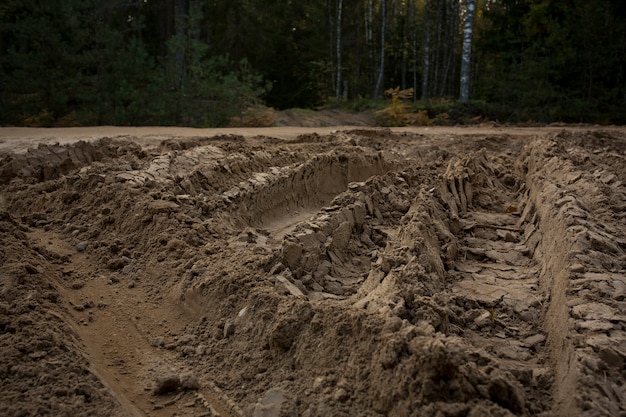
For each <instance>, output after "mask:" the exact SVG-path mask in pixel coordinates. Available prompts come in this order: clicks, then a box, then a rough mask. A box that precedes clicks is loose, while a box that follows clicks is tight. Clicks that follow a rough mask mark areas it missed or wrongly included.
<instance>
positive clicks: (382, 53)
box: [374, 0, 387, 98]
mask: <svg viewBox="0 0 626 417" xmlns="http://www.w3.org/2000/svg"><path fill="white" fill-rule="evenodd" d="M381 15H382V16H381V19H382V24H381V28H380V70H379V72H378V81H376V89H375V90H374V97H375V98H377V97H380V96H382V89H383V78H384V77H385V32H386V31H387V5H386V0H382V1H381Z"/></svg>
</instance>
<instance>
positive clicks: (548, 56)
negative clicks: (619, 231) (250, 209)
mask: <svg viewBox="0 0 626 417" xmlns="http://www.w3.org/2000/svg"><path fill="white" fill-rule="evenodd" d="M428 3H429V5H430V6H429V10H428V13H427V11H426V10H425V9H424V7H425V3H424V2H387V5H388V6H389V7H388V10H387V12H388V13H387V19H386V20H385V22H386V32H385V33H386V36H385V39H386V40H385V44H384V45H381V44H380V42H381V39H382V37H381V32H382V8H381V2H380V1H378V0H377V1H374V2H371V3H370V2H368V1H362V0H361V1H359V0H349V1H348V0H346V1H344V9H345V11H346V12H347V11H350V13H351V15H352V16H353V17H354V18H353V19H343V21H342V27H341V33H342V35H341V46H342V50H343V52H344V53H343V54H342V64H341V68H342V80H345V81H347V82H348V93H349V94H348V95H349V98H350V100H347V101H345V102H339V103H333V104H332V105H333V106H339V107H341V108H344V109H349V110H353V111H369V110H372V111H376V110H381V109H383V108H385V107H388V108H389V111H388V112H386V113H385V112H383V113H379V115H380V117H381V119H384V120H382V121H381V123H385V124H406V123H418V124H431V123H435V124H437V123H438V124H464V123H473V122H476V121H479V120H484V119H492V120H499V121H501V122H525V121H536V122H553V121H563V122H598V123H625V122H626V120H625V119H626V111H624V108H626V63H625V60H624V57H625V56H626V8H625V7H624V2H623V1H621V0H588V1H582V0H498V1H486V2H479V5H480V6H479V10H478V13H477V20H476V28H475V32H474V33H475V35H476V38H475V42H474V43H473V45H474V47H475V48H474V52H473V62H474V64H473V65H474V67H473V68H472V85H473V91H472V97H473V98H475V99H477V100H478V101H470V102H468V103H465V104H463V105H461V104H460V103H457V102H455V101H446V100H442V99H440V98H437V97H442V96H443V97H456V96H457V91H456V90H457V89H458V71H459V58H460V44H459V36H458V35H459V33H460V32H459V29H460V26H459V24H460V22H461V21H462V15H463V12H464V11H463V3H464V2H460V3H459V2H446V1H444V0H431V1H429V2H428ZM370 4H371V5H372V9H371V10H370ZM336 12H337V11H336V2H334V1H333V2H291V1H290V2H285V1H279V2H276V1H269V0H229V1H226V0H216V1H212V2H200V1H191V0H149V1H128V0H110V1H106V2H102V1H97V0H47V1H23V0H3V1H2V4H0V123H1V124H14V125H37V126H54V125H81V124H82V125H92V124H117V125H128V124H133V125H135V124H152V125H164V124H167V125H173V124H181V125H192V126H223V125H225V124H227V123H231V122H233V120H235V119H237V118H238V119H239V122H238V123H244V119H246V118H248V119H259V118H260V119H266V120H269V119H271V117H269V116H267V115H262V114H263V112H262V111H261V112H260V113H259V110H251V109H260V108H262V106H260V104H262V102H263V101H264V100H265V101H266V102H267V104H269V105H270V106H274V107H276V108H279V109H281V108H289V107H300V108H309V109H310V108H319V107H320V106H323V105H330V100H329V98H330V97H334V95H335V94H334V93H335V92H336V86H335V85H334V82H336V81H335V80H336V73H337V72H336V71H337V63H336V62H335V61H336V58H335V57H336V48H337V45H336V37H337V35H336V34H337V29H338V28H337V27H336V26H335V25H336ZM424 30H429V33H430V35H431V36H430V42H429V45H430V49H429V53H428V56H429V57H430V63H429V67H428V68H429V69H428V72H429V74H423V71H425V70H426V69H425V68H422V65H423V62H422V59H423V56H424V55H423V53H424V52H425V48H424V46H425V45H424V44H423V43H424V42H425V37H424V32H423V31H424ZM382 50H384V51H385V53H386V55H385V56H386V59H385V71H384V73H383V74H382V75H383V85H393V86H395V85H401V86H403V87H402V88H406V87H409V86H413V87H414V88H417V89H419V88H420V87H422V86H423V85H424V84H422V81H423V79H424V78H426V81H428V83H426V84H428V85H429V86H430V87H429V88H428V89H429V95H428V97H430V98H431V99H432V100H430V101H428V102H425V103H422V102H418V103H411V104H410V103H408V102H406V101H400V102H396V103H394V102H393V100H392V105H391V106H389V101H387V102H385V101H376V100H370V99H368V98H366V97H369V96H370V95H371V94H372V90H373V86H374V85H375V84H376V81H377V77H378V71H379V68H380V55H381V51H382ZM270 82H271V83H270ZM342 88H343V86H342ZM417 93H418V94H417V96H424V95H423V94H422V92H421V91H417ZM487 103H488V104H487ZM390 112H391V113H390ZM256 113H259V114H261V116H258V117H257V116H256V115H255V114H256Z"/></svg>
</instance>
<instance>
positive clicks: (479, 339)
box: [0, 128, 626, 417]
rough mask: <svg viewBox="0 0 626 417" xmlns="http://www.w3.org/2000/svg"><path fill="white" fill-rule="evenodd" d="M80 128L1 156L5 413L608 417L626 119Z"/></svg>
mask: <svg viewBox="0 0 626 417" xmlns="http://www.w3.org/2000/svg"><path fill="white" fill-rule="evenodd" d="M196 133H197V132H196ZM60 139H63V138H60ZM87 139H88V140H85V141H76V140H73V141H69V140H68V141H65V140H60V142H61V143H62V144H54V143H53V142H52V141H49V140H47V139H46V140H45V141H43V143H41V144H40V145H38V147H34V148H31V149H30V150H28V151H24V150H22V149H21V148H20V149H18V148H19V147H18V148H16V150H15V151H8V150H6V149H5V150H4V151H3V152H4V153H3V156H2V157H1V160H0V235H1V236H2V239H1V244H0V264H1V268H0V278H1V281H0V282H1V288H0V310H1V312H2V314H1V315H0V349H1V352H2V353H1V354H0V379H1V383H0V414H1V415H6V416H29V415H32V416H35V415H55V416H62V415H68V416H75V415H90V416H111V415H113V416H127V415H129V416H174V415H176V416H216V415H221V416H244V415H245V416H253V417H260V416H295V415H301V416H309V417H312V416H328V415H335V416H352V415H362V416H413V415H433V416H468V417H470V416H471V417H473V416H510V415H519V416H530V415H540V416H578V415H580V416H583V415H584V416H596V415H606V416H618V415H626V395H625V394H624V392H625V388H624V387H625V383H626V363H625V361H626V299H625V296H626V223H625V218H626V186H625V183H624V181H626V132H625V131H623V130H622V129H619V128H612V129H611V130H601V129H592V128H587V129H582V128H576V129H567V128H563V129H550V130H545V131H537V132H535V133H532V132H528V131H526V132H524V133H522V134H520V132H519V131H515V130H511V131H509V132H502V131H497V130H495V129H494V130H493V131H492V132H489V129H486V131H473V132H468V131H462V130H461V131H459V132H457V133H454V132H448V131H446V132H443V131H441V132H432V133H429V132H424V131H420V132H417V131H406V132H392V131H390V130H380V129H378V130H373V129H372V130H368V129H365V128H364V129H359V130H341V131H336V132H332V133H331V132H322V133H319V134H318V133H312V132H307V133H305V134H301V135H299V136H295V135H292V136H290V137H287V138H285V137H280V136H275V137H274V136H269V135H263V136H258V135H253V136H251V135H247V134H244V135H238V134H220V135H218V136H206V137H205V136H201V135H195V136H187V137H180V136H171V137H151V138H150V140H147V139H146V137H133V136H127V135H125V136H114V137H109V138H87ZM65 142H70V143H65Z"/></svg>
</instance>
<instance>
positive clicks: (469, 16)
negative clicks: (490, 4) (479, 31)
mask: <svg viewBox="0 0 626 417" xmlns="http://www.w3.org/2000/svg"><path fill="white" fill-rule="evenodd" d="M475 8H476V0H467V10H466V14H465V23H464V24H463V52H462V55H461V93H460V95H459V100H460V101H461V102H465V101H467V100H469V90H470V62H471V57H472V26H473V24H474V9H475Z"/></svg>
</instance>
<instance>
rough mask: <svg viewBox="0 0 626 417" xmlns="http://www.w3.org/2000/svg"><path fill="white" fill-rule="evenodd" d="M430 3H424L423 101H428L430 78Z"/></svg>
mask: <svg viewBox="0 0 626 417" xmlns="http://www.w3.org/2000/svg"><path fill="white" fill-rule="evenodd" d="M429 7H430V1H428V0H426V2H425V3H424V57H423V59H424V62H423V64H422V66H423V74H422V100H424V101H428V88H429V87H430V86H429V85H428V84H429V83H428V81H429V77H430V13H429V10H428V9H429Z"/></svg>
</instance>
